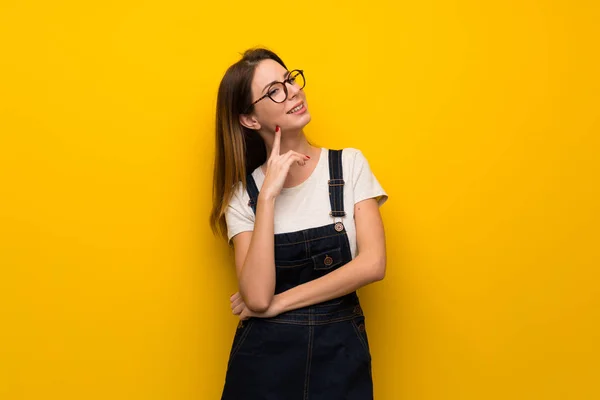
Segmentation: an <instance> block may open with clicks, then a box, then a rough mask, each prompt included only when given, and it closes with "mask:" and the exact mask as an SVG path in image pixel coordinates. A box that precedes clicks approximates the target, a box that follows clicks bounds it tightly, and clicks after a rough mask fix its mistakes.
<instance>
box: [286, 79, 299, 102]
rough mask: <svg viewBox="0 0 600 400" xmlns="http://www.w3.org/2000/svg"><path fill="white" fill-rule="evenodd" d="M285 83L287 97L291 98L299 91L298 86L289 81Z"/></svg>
mask: <svg viewBox="0 0 600 400" xmlns="http://www.w3.org/2000/svg"><path fill="white" fill-rule="evenodd" d="M285 84H286V85H287V92H288V98H290V99H293V98H294V97H296V95H297V94H298V92H299V91H300V88H298V86H296V85H294V84H291V83H289V82H286V83H285Z"/></svg>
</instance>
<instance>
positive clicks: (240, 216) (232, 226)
mask: <svg viewBox="0 0 600 400" xmlns="http://www.w3.org/2000/svg"><path fill="white" fill-rule="evenodd" d="M245 193H246V192H245V190H244V189H243V187H242V184H241V182H240V183H239V184H238V186H237V188H236V191H235V192H234V194H233V196H232V198H231V201H230V202H229V205H228V206H227V209H226V210H225V221H226V223H227V240H228V241H229V242H231V239H232V238H233V237H234V236H235V235H237V234H238V233H241V232H246V231H253V230H254V212H253V211H252V208H251V207H250V206H248V200H249V197H247V196H246V195H245Z"/></svg>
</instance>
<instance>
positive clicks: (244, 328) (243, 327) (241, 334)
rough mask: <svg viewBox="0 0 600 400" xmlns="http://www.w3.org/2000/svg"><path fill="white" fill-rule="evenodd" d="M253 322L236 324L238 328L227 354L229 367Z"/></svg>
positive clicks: (247, 321) (250, 320)
mask: <svg viewBox="0 0 600 400" xmlns="http://www.w3.org/2000/svg"><path fill="white" fill-rule="evenodd" d="M253 322H254V321H253V320H252V319H249V320H246V321H240V322H239V323H238V327H237V329H236V331H235V336H234V337H233V343H232V345H231V353H230V354H229V362H228V364H229V365H231V362H232V361H233V359H234V357H235V355H236V354H237V352H238V351H239V349H240V348H241V347H242V345H243V344H244V341H245V340H246V338H247V337H248V334H249V333H250V330H251V329H252V325H253Z"/></svg>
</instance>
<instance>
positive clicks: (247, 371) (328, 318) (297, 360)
mask: <svg viewBox="0 0 600 400" xmlns="http://www.w3.org/2000/svg"><path fill="white" fill-rule="evenodd" d="M341 153H342V152H341V151H337V150H330V153H329V165H330V180H329V182H328V184H329V186H330V199H331V208H332V211H334V212H335V213H334V214H332V217H339V216H342V215H344V211H343V204H344V203H343V197H342V195H341V193H343V177H342V174H341V165H342V163H341ZM248 193H249V195H250V198H251V202H250V204H249V206H251V207H252V208H253V209H254V210H255V204H256V203H255V201H256V199H257V197H258V189H257V188H256V184H255V182H254V180H253V178H252V175H249V176H248ZM351 260H352V255H351V252H350V244H349V242H348V236H347V235H346V231H345V229H344V227H343V225H342V224H341V223H340V222H337V223H335V222H334V223H331V224H329V225H325V226H321V227H316V228H311V229H306V230H301V231H296V232H289V233H281V234H277V235H275V267H276V289H275V293H281V292H284V291H286V290H288V289H291V288H293V287H295V286H297V285H300V284H302V283H305V282H309V281H311V280H313V279H317V278H319V277H321V276H324V275H325V274H327V273H329V272H331V271H334V270H335V269H337V268H339V267H341V266H342V265H344V264H346V263H348V262H350V261H351ZM372 398H373V383H372V378H371V354H370V350H369V341H368V339H367V332H366V329H365V317H364V315H363V312H362V308H361V306H360V302H359V299H358V296H357V294H356V292H353V293H350V294H348V295H346V296H342V297H339V298H336V299H332V300H329V301H326V302H323V303H320V304H315V305H312V306H308V307H304V308H300V309H296V310H292V311H289V312H286V313H283V314H280V315H278V316H276V317H273V318H250V319H249V320H247V321H243V322H240V323H239V324H238V328H237V330H236V332H235V336H234V338H233V344H232V347H231V352H230V356H229V362H228V366H227V373H226V378H225V385H224V388H223V394H222V397H221V399H222V400H241V399H247V400H258V399H265V400H267V399H268V400H271V399H272V400H369V399H372Z"/></svg>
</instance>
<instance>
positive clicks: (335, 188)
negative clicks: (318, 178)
mask: <svg viewBox="0 0 600 400" xmlns="http://www.w3.org/2000/svg"><path fill="white" fill-rule="evenodd" d="M327 183H328V184H329V203H330V204H331V212H330V213H329V215H331V216H332V217H334V218H335V217H344V216H345V215H346V212H345V211H344V172H343V170H342V150H329V181H328V182H327Z"/></svg>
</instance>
